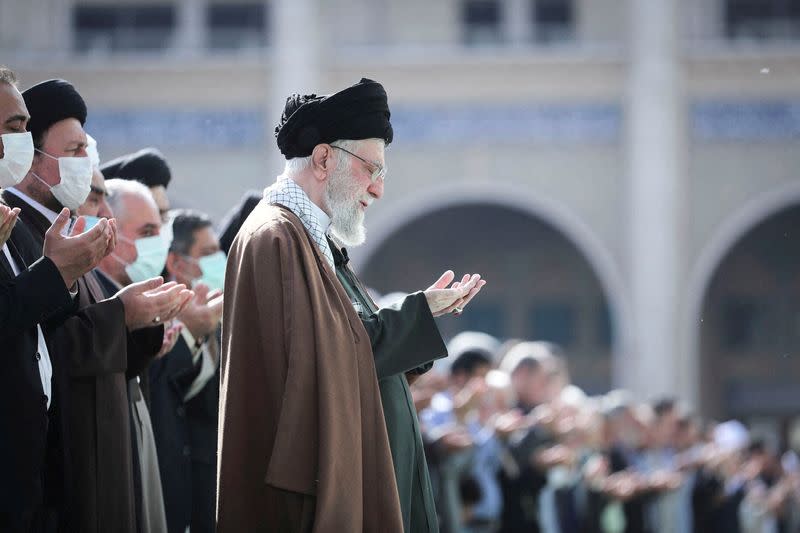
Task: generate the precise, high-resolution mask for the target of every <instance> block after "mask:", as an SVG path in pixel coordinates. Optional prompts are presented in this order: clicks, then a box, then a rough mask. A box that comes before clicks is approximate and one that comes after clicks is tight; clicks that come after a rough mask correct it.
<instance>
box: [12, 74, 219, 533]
mask: <svg viewBox="0 0 800 533" xmlns="http://www.w3.org/2000/svg"><path fill="white" fill-rule="evenodd" d="M86 117H87V102H85V101H84V99H83V98H82V97H81V95H80V94H79V93H78V92H77V90H76V89H75V87H74V86H73V85H71V84H70V83H68V82H66V81H64V80H48V81H44V82H41V83H38V84H34V85H32V86H30V87H29V88H27V89H25V90H23V91H21V92H20V89H19V88H18V87H17V79H16V77H15V74H14V73H13V71H11V70H9V69H6V68H0V134H2V136H1V137H0V139H1V140H2V144H1V145H0V146H1V147H0V157H1V159H0V187H2V196H1V198H2V200H1V201H0V245H1V246H2V253H0V346H2V348H0V353H1V354H2V359H3V371H2V372H0V390H2V394H3V396H2V401H0V531H3V532H29V531H37V532H38V531H75V532H98V533H106V532H115V533H118V532H119V533H134V532H166V531H169V532H185V531H192V532H203V531H214V528H215V524H214V520H215V518H214V510H215V494H216V450H217V427H218V404H219V381H220V380H219V328H220V321H221V315H222V288H223V277H224V272H225V264H226V256H225V252H224V251H223V250H222V249H221V246H220V242H219V240H218V238H217V233H216V231H215V227H214V226H213V224H212V221H211V220H210V219H209V217H208V216H206V215H205V214H203V213H201V212H198V211H194V210H189V209H170V203H169V199H168V195H167V190H168V188H169V185H170V181H171V178H172V174H171V172H170V167H169V164H168V163H167V161H166V160H165V158H164V157H163V155H162V154H161V153H160V152H159V151H158V150H156V149H154V148H145V149H142V150H140V151H137V152H135V153H131V154H129V155H126V156H122V157H119V158H117V159H114V160H111V161H106V162H101V158H100V156H99V153H98V144H97V141H95V139H93V138H92V137H91V136H90V135H88V134H87V133H86V132H85V131H84V129H83V126H84V124H85V121H86ZM100 142H101V143H102V139H100Z"/></svg>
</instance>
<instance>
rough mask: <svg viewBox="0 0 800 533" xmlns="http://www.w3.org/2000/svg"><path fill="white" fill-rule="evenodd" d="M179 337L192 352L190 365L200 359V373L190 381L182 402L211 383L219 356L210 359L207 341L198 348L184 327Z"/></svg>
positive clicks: (195, 341)
mask: <svg viewBox="0 0 800 533" xmlns="http://www.w3.org/2000/svg"><path fill="white" fill-rule="evenodd" d="M212 335H213V333H212ZM181 336H182V337H183V340H184V341H185V342H186V345H187V346H188V347H189V351H191V352H192V364H193V365H196V364H197V362H198V360H200V358H202V361H201V363H200V372H198V374H197V377H196V378H194V381H192V384H191V385H190V386H189V390H188V391H187V392H186V396H184V397H183V400H184V401H189V400H191V399H192V398H194V397H195V396H197V394H198V393H199V392H200V391H201V390H203V387H205V386H206V384H207V383H208V382H209V381H211V378H213V377H214V375H215V373H216V371H217V365H219V355H218V354H217V356H216V359H215V358H214V357H212V355H211V351H210V348H209V341H205V342H203V343H202V344H201V345H200V346H199V347H198V346H197V340H196V339H195V338H194V335H192V332H191V331H189V328H187V327H186V326H185V325H184V326H183V328H181Z"/></svg>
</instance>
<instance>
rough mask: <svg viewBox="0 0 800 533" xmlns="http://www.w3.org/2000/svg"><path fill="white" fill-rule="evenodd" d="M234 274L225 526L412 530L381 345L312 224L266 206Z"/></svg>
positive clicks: (229, 304)
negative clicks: (378, 369) (381, 374)
mask: <svg viewBox="0 0 800 533" xmlns="http://www.w3.org/2000/svg"><path fill="white" fill-rule="evenodd" d="M225 279H226V282H225V309H224V313H223V326H222V343H223V344H222V354H221V357H222V390H221V401H220V435H219V465H218V471H219V476H218V491H217V492H218V496H217V531H219V532H221V533H226V532H230V533H234V532H240V531H278V530H280V531H285V530H289V531H302V530H306V529H311V528H312V527H313V531H315V532H319V533H322V532H360V531H366V532H382V533H383V532H387V533H392V532H401V531H402V530H403V524H402V518H401V515H400V506H399V501H398V495H397V486H396V483H395V476H394V471H393V467H392V458H391V454H390V451H389V442H388V438H387V436H386V426H385V423H384V418H383V411H382V406H381V399H380V392H379V389H378V382H377V378H376V374H375V363H374V360H373V355H372V349H371V347H370V340H369V337H368V336H367V332H366V330H365V329H364V326H363V325H362V323H361V321H360V319H359V317H358V315H357V314H356V311H355V309H354V308H353V306H352V304H351V303H350V300H349V298H348V297H347V294H346V293H345V291H344V289H343V288H342V286H341V284H340V283H339V281H338V280H337V278H336V274H335V272H334V271H333V269H332V268H331V267H330V266H329V265H328V263H327V262H326V261H325V259H324V257H322V256H321V254H320V252H319V250H318V248H317V247H316V245H315V244H313V243H312V241H311V239H310V237H309V235H308V233H307V232H306V230H305V228H304V227H303V224H302V222H301V221H300V220H299V219H298V218H297V217H296V216H295V215H294V214H293V213H291V212H290V211H289V210H287V209H285V208H283V207H279V206H271V205H269V204H267V203H266V202H263V201H262V202H261V203H259V204H258V206H257V207H256V208H255V209H254V211H253V213H252V214H251V215H250V217H249V218H248V219H247V221H246V222H245V223H244V225H243V226H242V229H241V230H240V232H239V234H238V236H237V237H236V240H235V241H234V244H233V246H232V248H231V251H230V255H229V256H228V268H227V273H226V278H225ZM292 502H298V504H297V506H296V508H297V510H298V512H296V513H294V512H293V511H292V509H291V508H287V503H288V504H290V505H289V507H291V505H293V503H292ZM287 513H289V514H291V516H288V517H287ZM309 522H312V523H313V526H312V525H311V523H309Z"/></svg>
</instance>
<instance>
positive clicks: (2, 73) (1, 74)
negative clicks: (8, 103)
mask: <svg viewBox="0 0 800 533" xmlns="http://www.w3.org/2000/svg"><path fill="white" fill-rule="evenodd" d="M0 83H7V84H9V85H11V86H12V87H16V86H17V75H16V74H14V71H13V70H11V69H10V68H8V67H6V66H3V65H0Z"/></svg>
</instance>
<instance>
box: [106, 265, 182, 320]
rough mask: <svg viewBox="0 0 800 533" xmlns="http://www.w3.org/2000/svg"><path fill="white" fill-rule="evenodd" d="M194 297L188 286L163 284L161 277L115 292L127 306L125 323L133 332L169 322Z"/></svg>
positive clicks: (133, 284) (171, 282)
mask: <svg viewBox="0 0 800 533" xmlns="http://www.w3.org/2000/svg"><path fill="white" fill-rule="evenodd" d="M193 296H194V292H192V291H190V290H188V289H187V288H186V285H182V284H179V283H175V282H174V281H170V282H169V283H164V280H163V279H162V278H161V277H157V278H152V279H148V280H145V281H141V282H139V283H132V284H130V285H128V286H127V287H125V288H124V289H122V290H121V291H119V292H118V293H117V294H116V295H115V297H116V298H119V299H120V300H121V301H122V304H123V305H124V306H125V325H126V326H128V329H129V330H130V331H135V330H137V329H141V328H146V327H151V326H157V325H159V324H163V323H164V322H169V321H170V320H172V319H173V318H175V317H176V316H177V315H178V313H180V312H181V311H182V310H183V308H184V307H185V306H186V304H187V303H188V302H189V300H191V299H192V297H193Z"/></svg>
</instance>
